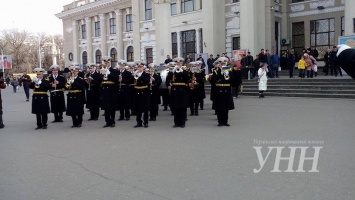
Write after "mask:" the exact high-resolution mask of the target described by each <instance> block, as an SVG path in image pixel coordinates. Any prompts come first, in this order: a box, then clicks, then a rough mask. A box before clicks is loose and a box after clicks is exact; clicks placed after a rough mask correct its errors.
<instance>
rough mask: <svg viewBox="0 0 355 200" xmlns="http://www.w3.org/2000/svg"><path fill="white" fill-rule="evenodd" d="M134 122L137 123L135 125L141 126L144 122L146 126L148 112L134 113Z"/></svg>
mask: <svg viewBox="0 0 355 200" xmlns="http://www.w3.org/2000/svg"><path fill="white" fill-rule="evenodd" d="M136 113H137V115H136V121H137V125H142V122H144V124H148V111H144V112H142V111H139V112H138V111H137V112H136ZM142 114H143V121H142Z"/></svg>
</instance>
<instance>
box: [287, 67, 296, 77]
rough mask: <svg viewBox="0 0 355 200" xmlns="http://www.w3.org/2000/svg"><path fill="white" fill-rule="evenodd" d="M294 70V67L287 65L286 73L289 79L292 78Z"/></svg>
mask: <svg viewBox="0 0 355 200" xmlns="http://www.w3.org/2000/svg"><path fill="white" fill-rule="evenodd" d="M294 68H295V65H289V66H288V72H289V75H290V78H292V77H293V70H294Z"/></svg>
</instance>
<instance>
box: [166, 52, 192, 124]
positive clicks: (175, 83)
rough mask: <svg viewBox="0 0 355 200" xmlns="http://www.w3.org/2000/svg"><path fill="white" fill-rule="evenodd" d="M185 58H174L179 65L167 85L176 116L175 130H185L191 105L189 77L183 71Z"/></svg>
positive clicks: (169, 77)
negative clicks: (177, 128)
mask: <svg viewBox="0 0 355 200" xmlns="http://www.w3.org/2000/svg"><path fill="white" fill-rule="evenodd" d="M183 61H184V59H183V58H174V62H175V63H176V64H177V65H176V66H175V68H174V71H173V73H169V74H168V77H167V80H166V84H167V85H168V88H169V90H170V107H171V109H172V111H173V114H174V126H173V127H174V128H176V127H181V128H185V122H186V120H187V119H186V110H187V107H188V104H189V91H188V84H189V75H188V73H187V72H186V71H184V70H183V67H182V66H181V63H182V62H183Z"/></svg>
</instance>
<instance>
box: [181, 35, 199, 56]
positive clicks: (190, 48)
mask: <svg viewBox="0 0 355 200" xmlns="http://www.w3.org/2000/svg"><path fill="white" fill-rule="evenodd" d="M181 45H182V55H183V57H184V58H185V57H186V55H187V54H189V55H190V58H195V54H196V31H195V30H191V31H184V32H182V44H181Z"/></svg>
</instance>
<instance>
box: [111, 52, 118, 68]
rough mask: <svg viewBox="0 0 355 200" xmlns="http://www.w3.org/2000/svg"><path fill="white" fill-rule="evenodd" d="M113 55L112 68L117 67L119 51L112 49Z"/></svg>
mask: <svg viewBox="0 0 355 200" xmlns="http://www.w3.org/2000/svg"><path fill="white" fill-rule="evenodd" d="M110 55H111V66H116V64H117V50H116V49H115V48H112V49H111V51H110Z"/></svg>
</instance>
